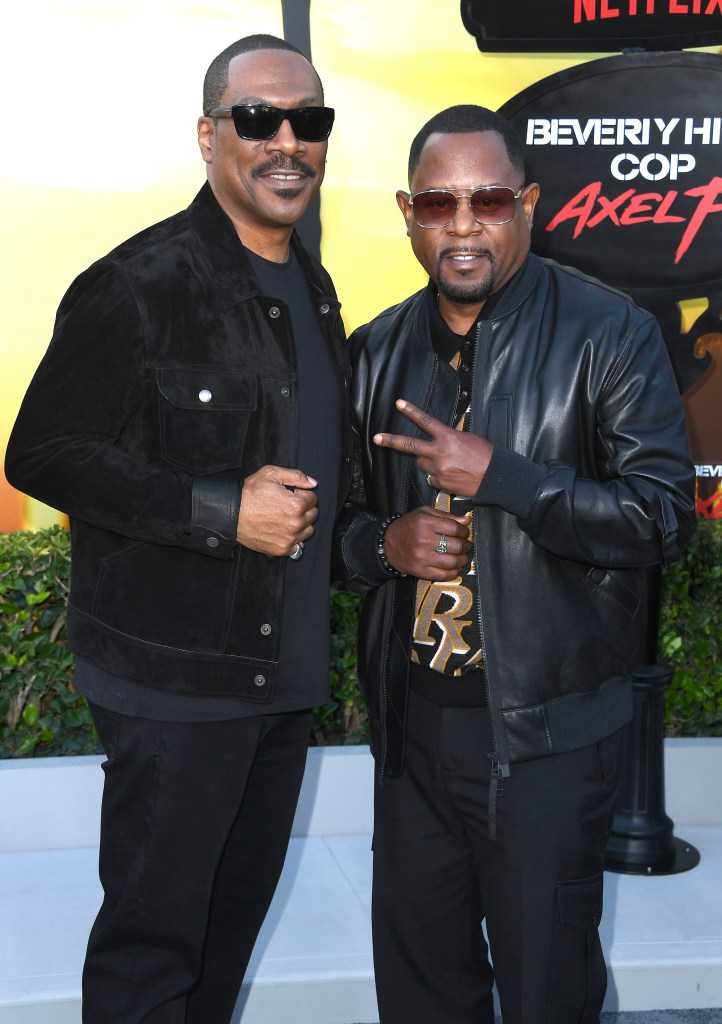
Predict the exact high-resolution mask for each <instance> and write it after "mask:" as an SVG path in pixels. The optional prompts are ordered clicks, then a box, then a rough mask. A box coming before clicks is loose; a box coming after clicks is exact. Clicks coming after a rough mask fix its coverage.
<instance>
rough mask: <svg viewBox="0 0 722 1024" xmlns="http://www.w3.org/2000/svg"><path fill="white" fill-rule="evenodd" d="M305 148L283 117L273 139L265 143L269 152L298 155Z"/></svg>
mask: <svg viewBox="0 0 722 1024" xmlns="http://www.w3.org/2000/svg"><path fill="white" fill-rule="evenodd" d="M305 148H306V147H305V143H304V142H302V141H301V139H299V138H297V137H296V133H295V132H294V130H293V128H292V127H291V122H290V121H289V120H288V118H287V117H284V119H283V121H281V127H280V128H279V129H278V131H277V132H276V134H275V135H274V136H273V138H272V139H269V140H268V142H267V143H266V149H268V150H269V151H274V150H275V151H278V152H281V153H287V154H290V153H298V152H301V151H303V150H305Z"/></svg>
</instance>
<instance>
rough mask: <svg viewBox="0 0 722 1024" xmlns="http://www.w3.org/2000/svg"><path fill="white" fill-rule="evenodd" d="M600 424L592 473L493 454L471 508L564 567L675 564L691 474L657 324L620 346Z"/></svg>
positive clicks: (649, 322)
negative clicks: (512, 527)
mask: <svg viewBox="0 0 722 1024" xmlns="http://www.w3.org/2000/svg"><path fill="white" fill-rule="evenodd" d="M596 421H597V428H596V438H595V450H596V459H595V461H596V471H595V473H594V474H589V473H587V474H586V475H582V474H580V473H579V472H578V468H577V467H575V466H573V465H569V464H566V463H565V462H562V461H559V462H554V461H551V462H548V463H546V464H539V463H535V462H533V461H531V460H529V459H527V458H525V457H524V456H523V455H520V454H518V453H516V452H513V451H511V450H509V449H504V448H502V447H497V448H495V450H494V454H493V456H492V460H491V463H490V464H489V468H488V470H487V472H486V474H485V476H484V479H483V481H482V483H481V486H480V487H479V490H478V492H477V494H476V497H475V499H474V501H475V503H476V504H479V505H496V506H499V507H500V508H502V509H504V510H506V511H507V512H510V513H512V514H513V515H515V516H517V521H518V523H519V526H520V528H521V529H522V530H523V531H525V533H527V534H528V536H529V537H530V538H531V539H532V540H533V541H534V543H535V544H538V545H539V546H540V547H542V548H545V549H546V550H548V551H551V552H553V553H554V554H557V555H560V556H562V557H563V558H568V559H573V560H575V561H579V562H584V563H588V564H591V565H599V566H605V567H608V568H615V567H617V568H622V567H630V566H645V565H656V564H663V563H668V562H672V561H674V560H675V559H676V558H679V556H680V552H681V549H682V547H683V546H684V544H686V543H687V541H688V540H689V538H690V537H691V536H692V534H693V533H694V530H695V528H696V518H695V497H694V466H693V465H692V461H691V458H690V454H689V446H688V441H687V433H686V429H685V423H684V413H683V410H682V404H681V401H680V398H679V392H678V390H677V385H676V383H675V380H674V375H673V373H672V369H671V366H670V363H669V359H668V357H667V353H666V350H665V348H664V343H663V340H662V337H661V333H660V330H659V327H658V325H657V323H656V321H654V320H653V319H651V318H649V319H645V321H644V322H643V323H642V324H640V325H639V326H638V327H637V329H636V331H634V332H633V333H632V334H631V336H630V337H629V338H628V339H627V340H626V342H625V343H624V344H622V346H621V349H620V353H619V355H618V357H617V358H616V360H615V361H614V363H613V365H612V366H611V367H610V370H609V372H608V373H607V375H606V378H605V381H604V385H603V387H602V389H601V394H600V397H599V400H598V404H597V409H596Z"/></svg>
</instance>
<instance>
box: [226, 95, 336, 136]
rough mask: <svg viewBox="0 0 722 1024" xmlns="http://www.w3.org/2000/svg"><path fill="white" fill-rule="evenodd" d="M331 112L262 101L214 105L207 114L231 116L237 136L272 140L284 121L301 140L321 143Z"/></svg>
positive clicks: (330, 127)
mask: <svg viewBox="0 0 722 1024" xmlns="http://www.w3.org/2000/svg"><path fill="white" fill-rule="evenodd" d="M334 113H335V111H334V110H333V108H332V107H293V108H292V109H291V110H283V109H282V108H281V107H269V106H266V105H265V104H262V103H249V104H240V105H237V106H234V107H215V108H214V109H213V110H211V111H209V112H208V116H209V117H232V118H233V124H234V125H235V126H236V134H237V135H238V136H239V137H240V138H241V139H250V140H253V141H254V142H260V141H261V140H263V139H272V138H273V136H274V135H275V134H276V132H277V131H278V129H279V128H280V127H281V125H282V124H283V122H284V121H288V122H289V124H290V125H291V128H292V129H293V134H294V135H295V136H296V138H297V139H300V140H301V141H302V142H324V141H325V140H326V139H327V138H328V137H329V135H330V134H331V129H332V128H333V119H334Z"/></svg>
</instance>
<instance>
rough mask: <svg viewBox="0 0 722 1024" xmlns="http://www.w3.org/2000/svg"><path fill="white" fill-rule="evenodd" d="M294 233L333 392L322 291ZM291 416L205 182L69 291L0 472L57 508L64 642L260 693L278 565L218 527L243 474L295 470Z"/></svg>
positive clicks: (237, 691) (276, 309) (316, 268)
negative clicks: (65, 549)
mask: <svg viewBox="0 0 722 1024" xmlns="http://www.w3.org/2000/svg"><path fill="white" fill-rule="evenodd" d="M292 245H293V246H294V248H295V251H296V253H297V255H298V258H299V260H300V261H301V264H302V266H303V268H304V271H305V274H306V277H307V279H308V281H309V283H310V285H311V290H312V293H313V294H314V296H315V302H316V305H317V308H318V311H319V321H320V324H322V325H323V328H322V329H323V331H324V335H325V338H326V340H327V342H328V344H329V345H330V346H332V347H333V350H334V352H335V356H336V360H337V365H338V373H339V377H340V378H341V379H342V380H343V381H344V382H345V383H346V386H348V383H349V377H350V374H349V368H348V347H347V344H346V340H345V334H344V330H343V324H342V321H341V316H340V312H339V308H340V307H339V303H338V302H337V300H336V295H335V292H334V289H333V285H332V283H331V280H330V278H329V276H328V275H327V274H326V273H325V271H324V270H323V268H322V267H321V266H320V264H318V263H317V262H316V261H315V260H312V258H311V257H310V256H309V255H308V254H307V253H306V252H305V250H304V249H303V248H302V247H301V245H300V243H299V242H298V240H297V239H296V237H295V236H294V238H293V240H292ZM297 421H298V417H297V389H296V369H295V360H294V349H293V343H292V338H291V333H290V325H289V320H288V315H287V311H286V308H285V306H284V304H283V303H282V302H281V301H279V300H278V299H277V298H273V297H270V298H269V297H266V296H263V295H262V294H261V293H260V290H259V287H258V284H257V282H256V280H255V278H254V276H253V273H252V271H251V267H250V264H249V262H248V259H247V257H246V255H245V250H244V248H243V246H242V245H241V243H240V241H239V239H238V236H237V234H236V232H235V229H234V228H233V225H232V223H231V221H230V220H229V218H228V217H227V216H226V215H225V213H224V212H223V210H222V209H221V207H220V206H219V205H218V203H217V202H216V199H215V197H214V196H213V193H212V191H211V189H210V187H209V186H208V185H207V184H206V185H205V186H204V187H203V188H202V189H201V191H200V193H199V195H198V196H197V197H196V199H195V200H194V202H193V203H192V204H191V206H190V207H189V208H188V210H187V211H184V212H182V213H179V214H177V215H176V216H174V217H171V218H170V219H168V220H166V221H163V222H161V223H160V224H156V225H154V226H153V227H151V228H148V229H147V230H146V231H143V232H142V233H141V234H139V235H137V236H135V237H134V238H132V239H130V240H129V241H127V242H125V243H124V244H123V245H121V246H119V247H118V248H117V249H115V250H114V251H113V252H111V253H110V254H109V255H108V256H106V257H105V258H104V259H101V260H100V261H98V262H97V263H96V264H94V265H93V266H92V267H90V269H89V270H87V271H86V272H85V273H83V274H82V275H81V276H80V277H79V278H78V279H77V280H76V281H75V282H74V283H73V285H72V286H71V287H70V289H69V291H68V292H67V294H66V296H65V298H64V299H63V301H62V304H61V306H60V309H59V311H58V316H57V320H56V324H55V332H54V335H53V340H52V342H51V345H50V347H49V349H48V352H47V354H46V355H45V357H44V359H43V361H42V363H41V365H40V367H39V369H38V371H37V373H36V375H35V378H34V380H33V382H32V384H31V386H30V389H29V391H28V393H27V395H26V397H25V401H24V402H23V405H22V408H21V410H20V414H19V416H18V419H17V422H16V425H15V428H14V430H13V434H12V437H11V439H10V443H9V445H8V451H7V459H6V470H7V476H8V479H9V480H10V482H11V483H13V484H14V485H15V486H16V487H18V488H19V489H21V490H23V491H25V492H26V493H28V494H32V495H33V496H34V497H36V498H39V499H40V500H41V501H44V502H45V503H46V504H49V505H52V506H53V507H54V508H58V509H61V510H63V511H65V512H67V513H68V514H69V515H70V517H71V530H72V584H71V590H70V600H69V609H68V613H69V617H68V626H69V638H70V644H71V646H72V649H73V650H74V651H75V652H76V653H77V654H80V655H82V656H83V657H84V658H86V659H87V660H89V661H91V662H94V663H96V664H100V665H102V666H103V667H105V668H106V669H108V670H109V671H111V672H114V673H115V674H117V675H120V676H122V677H126V678H130V679H135V680H138V681H140V682H143V683H145V684H146V685H150V686H156V687H164V688H167V689H169V690H172V691H175V692H178V693H191V694H192V693H199V692H201V693H203V694H204V695H207V696H214V695H225V696H236V697H242V698H245V699H247V700H249V701H253V702H255V703H260V704H265V703H268V702H270V701H271V700H272V699H273V696H274V692H275V684H276V672H277V657H278V645H279V641H280V628H277V627H279V626H280V622H281V611H282V602H283V571H284V565H285V559H283V558H271V557H269V556H267V555H263V554H260V553H258V552H255V551H250V550H248V549H245V548H241V547H240V546H239V545H237V544H236V522H237V518H238V509H239V504H240V493H241V484H242V480H243V478H244V477H246V476H248V475H250V474H251V473H253V472H255V471H256V470H257V469H259V468H260V467H261V466H263V465H265V464H273V465H278V466H286V467H293V466H295V465H296V456H297V445H298V422H297ZM344 433H345V437H344V451H345V456H344V457H345V460H346V461H345V466H344V470H343V472H342V473H341V481H340V486H339V494H338V507H340V506H341V505H342V504H343V501H344V499H345V498H346V495H347V493H348V487H349V483H350V454H351V431H350V424H348V423H347V424H346V427H345V432H344Z"/></svg>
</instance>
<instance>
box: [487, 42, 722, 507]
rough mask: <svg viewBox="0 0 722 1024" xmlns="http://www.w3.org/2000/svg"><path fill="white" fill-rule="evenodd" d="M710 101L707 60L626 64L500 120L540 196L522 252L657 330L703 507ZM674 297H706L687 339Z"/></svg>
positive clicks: (706, 492)
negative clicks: (679, 401) (562, 270)
mask: <svg viewBox="0 0 722 1024" xmlns="http://www.w3.org/2000/svg"><path fill="white" fill-rule="evenodd" d="M720 96H722V58H720V57H719V56H716V55H713V54H700V53H650V54H633V55H632V54H630V55H624V56H619V57H606V58H603V59H601V60H595V61H591V62H589V63H587V64H584V65H579V66H577V67H574V68H571V69H569V70H567V71H563V72H560V73H559V74H556V75H552V76H550V77H548V78H545V79H542V80H541V81H539V82H537V83H535V84H534V85H533V86H531V87H530V88H528V89H526V90H524V92H522V93H519V94H518V95H517V96H515V97H514V98H513V99H511V100H509V101H508V102H507V103H505V104H504V105H503V107H502V108H501V111H500V112H501V113H502V114H504V115H505V116H506V117H507V118H509V120H511V122H512V123H513V124H514V126H515V127H516V129H517V131H518V132H519V135H520V137H521V139H522V141H523V142H524V144H525V154H526V161H527V177H526V180H527V181H538V182H539V183H540V185H541V198H540V200H539V204H538V206H537V209H536V213H535V221H534V228H533V235H532V247H533V249H534V251H535V252H537V253H539V255H542V256H549V257H551V258H552V259H555V260H557V261H558V262H559V263H568V264H570V265H572V266H575V267H578V268H579V269H580V270H583V271H584V272H585V273H588V274H591V275H592V276H594V277H597V278H599V279H600V280H602V281H604V282H605V283H607V284H610V285H613V286H614V287H616V288H619V289H620V290H621V291H624V292H626V293H628V294H629V295H631V297H632V298H633V299H634V300H635V301H636V302H637V303H638V304H639V305H640V306H642V307H644V308H646V309H649V310H650V311H651V312H652V313H654V315H655V316H656V317H657V319H658V320H659V322H660V325H661V327H662V332H663V334H664V338H665V341H666V343H667V347H668V349H669V352H670V356H671V358H672V362H673V364H674V368H675V372H676V374H677V379H678V381H679V384H680V388H681V390H682V391H683V392H685V404H686V407H687V412H688V420H689V424H690V435H691V440H692V444H693V454H694V457H695V461H696V462H697V463H698V464H699V465H698V479H699V482H700V488H699V490H700V495H701V496H702V497H703V498H704V499H705V500H706V499H707V498H710V500H711V499H712V498H713V496H714V495H715V494H718V492H719V491H720V487H719V485H720V478H719V474H718V472H717V470H718V467H719V466H720V465H721V464H722V430H721V429H720V426H719V410H720V409H722V367H720V369H719V370H718V368H717V362H718V360H719V356H720V355H721V354H722V350H721V349H720V345H719V344H718V343H719V342H722V333H721V332H722V323H721V319H720V318H721V314H722V161H721V160H720V154H721V153H722V146H721V142H722V114H721V108H720V102H719V97H720ZM685 300H705V301H704V302H703V303H702V307H703V308H702V311H701V312H700V313H699V315H698V316H697V318H696V320H695V322H694V324H693V325H692V327H691V329H688V330H685V329H684V327H683V324H682V321H681V317H680V303H683V302H684V301H685ZM717 502H718V504H717V508H718V509H719V512H718V514H720V515H722V505H720V503H719V497H718V499H717Z"/></svg>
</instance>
